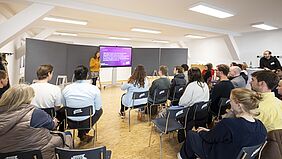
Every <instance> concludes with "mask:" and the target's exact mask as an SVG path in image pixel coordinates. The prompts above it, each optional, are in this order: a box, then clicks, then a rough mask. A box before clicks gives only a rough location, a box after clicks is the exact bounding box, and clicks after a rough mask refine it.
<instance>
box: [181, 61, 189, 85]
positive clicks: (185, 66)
mask: <svg viewBox="0 0 282 159" xmlns="http://www.w3.org/2000/svg"><path fill="white" fill-rule="evenodd" d="M181 67H182V68H183V69H184V72H183V74H184V76H185V80H186V83H188V82H189V79H188V70H189V66H188V65H187V64H182V65H181Z"/></svg>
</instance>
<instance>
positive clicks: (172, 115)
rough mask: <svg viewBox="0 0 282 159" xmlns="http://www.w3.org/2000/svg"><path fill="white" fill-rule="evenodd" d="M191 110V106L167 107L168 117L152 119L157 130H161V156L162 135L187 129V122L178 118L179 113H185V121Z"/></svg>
mask: <svg viewBox="0 0 282 159" xmlns="http://www.w3.org/2000/svg"><path fill="white" fill-rule="evenodd" d="M188 112H189V107H170V108H167V116H166V118H157V119H154V120H152V122H153V126H156V128H157V130H158V131H159V132H160V158H162V135H163V134H167V133H170V132H173V131H176V130H180V129H185V127H186V122H185V124H184V126H183V125H182V124H181V123H179V122H178V121H177V120H176V116H177V115H178V114H183V115H184V116H185V117H184V118H185V121H186V119H187V115H188ZM153 126H152V130H151V134H150V138H149V146H150V145H151V136H152V132H153Z"/></svg>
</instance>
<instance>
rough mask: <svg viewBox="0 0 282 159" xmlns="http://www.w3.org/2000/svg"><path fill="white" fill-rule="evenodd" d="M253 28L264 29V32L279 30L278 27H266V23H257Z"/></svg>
mask: <svg viewBox="0 0 282 159" xmlns="http://www.w3.org/2000/svg"><path fill="white" fill-rule="evenodd" d="M252 27H254V28H259V29H263V30H275V29H278V28H276V27H273V26H270V25H266V24H264V23H256V24H252Z"/></svg>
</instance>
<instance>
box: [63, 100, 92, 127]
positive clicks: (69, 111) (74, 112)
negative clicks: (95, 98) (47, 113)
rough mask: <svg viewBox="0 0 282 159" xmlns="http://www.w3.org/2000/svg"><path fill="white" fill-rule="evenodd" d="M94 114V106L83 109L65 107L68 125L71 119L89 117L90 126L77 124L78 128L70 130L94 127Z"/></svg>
mask: <svg viewBox="0 0 282 159" xmlns="http://www.w3.org/2000/svg"><path fill="white" fill-rule="evenodd" d="M92 112H93V106H92V105H91V106H87V107H82V108H70V107H65V113H66V123H68V118H69V117H81V116H89V118H88V119H87V120H89V125H85V124H78V123H77V124H76V127H72V126H70V125H69V126H68V127H69V128H70V129H77V128H90V127H91V126H92V120H91V116H92Z"/></svg>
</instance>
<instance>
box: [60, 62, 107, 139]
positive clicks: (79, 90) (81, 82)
mask: <svg viewBox="0 0 282 159" xmlns="http://www.w3.org/2000/svg"><path fill="white" fill-rule="evenodd" d="M87 74H88V69H87V68H86V67H85V66H83V65H80V66H77V67H76V69H75V70H74V78H75V79H76V81H75V82H74V83H72V84H70V85H67V86H66V87H65V89H64V90H63V98H64V101H65V104H64V106H66V107H70V108H83V107H87V106H91V105H92V106H93V114H92V115H93V116H92V119H89V116H81V117H72V118H71V117H69V118H68V124H69V125H71V127H75V126H76V125H77V124H81V125H88V123H89V120H92V124H93V125H94V124H95V123H96V122H97V121H98V120H99V119H100V117H101V115H102V113H103V110H102V101H101V94H100V90H99V89H98V87H97V86H95V85H92V84H90V82H89V81H88V80H86V78H87ZM93 125H91V126H93ZM89 131H90V129H83V130H78V137H79V138H80V140H81V141H83V142H90V141H91V140H92V139H93V136H89V135H87V133H88V132H89Z"/></svg>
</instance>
